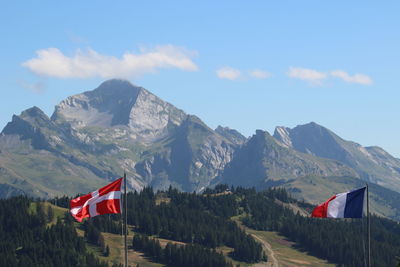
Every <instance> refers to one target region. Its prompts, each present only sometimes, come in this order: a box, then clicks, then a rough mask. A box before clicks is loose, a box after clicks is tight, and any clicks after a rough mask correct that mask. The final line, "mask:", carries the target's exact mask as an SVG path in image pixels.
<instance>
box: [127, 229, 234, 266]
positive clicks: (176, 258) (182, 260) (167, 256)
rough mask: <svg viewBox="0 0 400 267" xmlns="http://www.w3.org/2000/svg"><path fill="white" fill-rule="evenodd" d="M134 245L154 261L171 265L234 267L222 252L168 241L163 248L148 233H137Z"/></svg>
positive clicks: (133, 241) (134, 247)
mask: <svg viewBox="0 0 400 267" xmlns="http://www.w3.org/2000/svg"><path fill="white" fill-rule="evenodd" d="M132 247H133V249H134V250H137V251H142V252H144V253H145V255H146V256H147V257H149V258H152V259H153V260H154V261H156V262H159V263H163V264H165V265H166V266H170V267H187V266H191V267H203V266H209V267H232V264H231V263H230V262H227V261H226V260H225V257H224V256H223V255H222V254H221V253H218V252H216V251H215V250H212V249H209V248H205V247H203V246H199V245H196V244H188V245H176V244H172V243H168V244H167V245H166V246H165V248H161V246H160V242H159V241H158V240H155V239H152V238H149V237H148V236H147V235H142V234H135V236H134V237H133V240H132Z"/></svg>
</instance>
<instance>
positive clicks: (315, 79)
mask: <svg viewBox="0 0 400 267" xmlns="http://www.w3.org/2000/svg"><path fill="white" fill-rule="evenodd" d="M287 75H288V76H289V77H291V78H296V79H300V80H305V81H308V82H310V83H312V84H321V83H322V81H323V80H324V79H326V78H327V75H326V74H325V73H324V72H320V71H317V70H312V69H305V68H293V67H290V68H289V71H288V72H287Z"/></svg>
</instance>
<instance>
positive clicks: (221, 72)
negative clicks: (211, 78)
mask: <svg viewBox="0 0 400 267" xmlns="http://www.w3.org/2000/svg"><path fill="white" fill-rule="evenodd" d="M217 76H218V77H219V78H221V79H228V80H237V79H239V78H241V76H242V73H241V72H240V70H237V69H234V68H231V67H223V68H220V69H218V70H217Z"/></svg>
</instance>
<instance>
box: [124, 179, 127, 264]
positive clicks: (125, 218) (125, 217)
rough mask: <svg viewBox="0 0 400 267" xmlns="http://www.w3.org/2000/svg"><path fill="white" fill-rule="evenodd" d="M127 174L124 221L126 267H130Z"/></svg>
mask: <svg viewBox="0 0 400 267" xmlns="http://www.w3.org/2000/svg"><path fill="white" fill-rule="evenodd" d="M126 191H127V190H126V173H125V172H124V199H125V201H124V221H125V231H124V235H125V267H128V247H127V244H126V243H127V233H128V215H127V210H128V198H127V194H126Z"/></svg>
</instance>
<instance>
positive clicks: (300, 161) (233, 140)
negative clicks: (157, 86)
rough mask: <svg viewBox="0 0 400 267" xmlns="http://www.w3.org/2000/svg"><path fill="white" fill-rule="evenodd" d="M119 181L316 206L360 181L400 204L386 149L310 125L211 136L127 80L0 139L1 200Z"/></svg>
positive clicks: (394, 163) (398, 170)
mask: <svg viewBox="0 0 400 267" xmlns="http://www.w3.org/2000/svg"><path fill="white" fill-rule="evenodd" d="M124 172H126V173H127V176H128V177H129V179H128V182H129V185H128V186H129V188H130V189H131V190H133V189H136V190H140V189H141V188H143V187H144V186H148V185H149V186H152V187H153V188H155V189H167V188H168V187H169V186H172V187H175V188H178V189H180V190H183V191H188V192H192V191H198V192H199V191H202V190H204V189H205V188H206V187H208V186H213V185H216V184H219V183H227V184H232V185H235V186H246V187H251V186H254V187H256V188H258V189H263V188H266V187H270V186H284V187H286V188H287V189H288V190H289V191H291V192H292V193H293V194H294V195H295V196H296V197H299V198H304V199H306V200H310V201H312V202H318V201H320V200H321V199H323V198H324V197H325V198H326V196H325V195H321V194H317V195H319V196H320V197H316V198H315V197H312V194H311V193H307V192H310V190H309V185H312V186H313V187H316V188H318V187H319V185H318V183H322V184H325V185H326V188H328V189H331V190H332V189H334V188H340V189H342V188H343V189H345V188H347V189H351V186H356V185H360V184H361V185H362V183H363V181H366V182H369V183H373V184H374V188H375V187H376V188H378V189H376V192H381V191H379V190H388V192H390V193H388V194H386V195H387V196H389V195H390V196H392V197H390V199H391V200H393V198H396V197H397V195H399V196H400V194H398V193H397V192H400V159H397V158H395V157H393V156H391V155H390V154H389V153H387V152H386V151H384V150H383V149H382V148H379V147H362V146H361V145H359V144H357V143H355V142H351V141H346V140H344V139H342V138H340V137H339V136H338V135H336V134H335V133H333V132H332V131H331V130H329V129H327V128H325V127H323V126H321V125H318V124H316V123H314V122H311V123H308V124H305V125H299V126H297V127H295V128H293V129H290V128H287V127H276V129H275V132H274V134H273V135H270V134H269V133H268V132H266V131H263V130H257V131H256V133H255V134H254V135H253V136H251V137H249V138H246V137H245V136H243V135H242V134H240V133H239V132H238V131H236V130H234V129H230V128H228V127H222V126H218V127H217V128H216V129H215V130H213V129H211V128H210V127H208V126H207V125H206V124H205V123H204V122H203V121H202V120H201V119H200V118H198V117H196V116H194V115H190V114H187V113H185V112H184V111H182V110H180V109H179V108H177V107H175V106H173V105H172V104H170V103H167V102H165V101H163V100H162V99H160V98H159V97H157V96H155V95H154V94H152V93H151V92H149V91H147V90H146V89H144V88H142V87H137V86H134V85H132V84H131V83H130V82H128V81H125V80H117V79H113V80H108V81H105V82H103V83H102V84H101V85H100V86H99V87H98V88H96V89H94V90H92V91H87V92H84V93H82V94H78V95H74V96H70V97H68V98H67V99H65V100H63V101H61V103H59V104H58V105H57V106H56V107H55V111H54V113H53V114H52V116H51V117H48V116H47V115H46V114H45V113H44V112H43V111H41V110H40V109H39V108H37V107H32V108H30V109H27V110H25V111H23V112H22V113H21V114H20V115H18V116H17V115H14V116H13V117H12V120H11V122H9V123H8V124H7V125H6V127H5V128H4V129H3V130H2V132H1V134H0V197H9V196H12V195H18V194H28V195H31V196H35V197H44V198H49V197H53V196H55V195H64V194H67V195H74V194H77V193H86V192H90V191H93V190H94V189H95V188H97V187H99V186H102V185H104V184H105V183H107V181H109V180H113V179H115V178H117V177H120V176H121V175H123V173H124ZM322 181H323V182H322ZM317 182H318V183H317ZM313 183H314V184H315V185H313ZM306 188H308V190H305V189H306ZM306 191H307V192H306ZM312 191H313V190H311V192H312ZM317 191H318V190H317ZM382 192H383V191H382ZM385 192H386V191H385ZM336 193H337V192H336ZM387 196H379V195H378V193H377V195H376V203H380V204H379V205H378V204H377V205H376V209H377V210H378V209H379V208H382V207H384V206H385V205H386V206H385V207H386V211H384V212H381V213H382V214H383V215H388V216H392V217H396V216H398V215H400V212H398V211H397V209H398V208H399V211H400V205H397V204H393V203H392V201H390V200H389V199H386V198H387ZM378 200H379V201H378ZM389 202H390V203H392V204H387V203H389ZM397 206H399V207H397ZM396 214H397V215H396Z"/></svg>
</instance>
